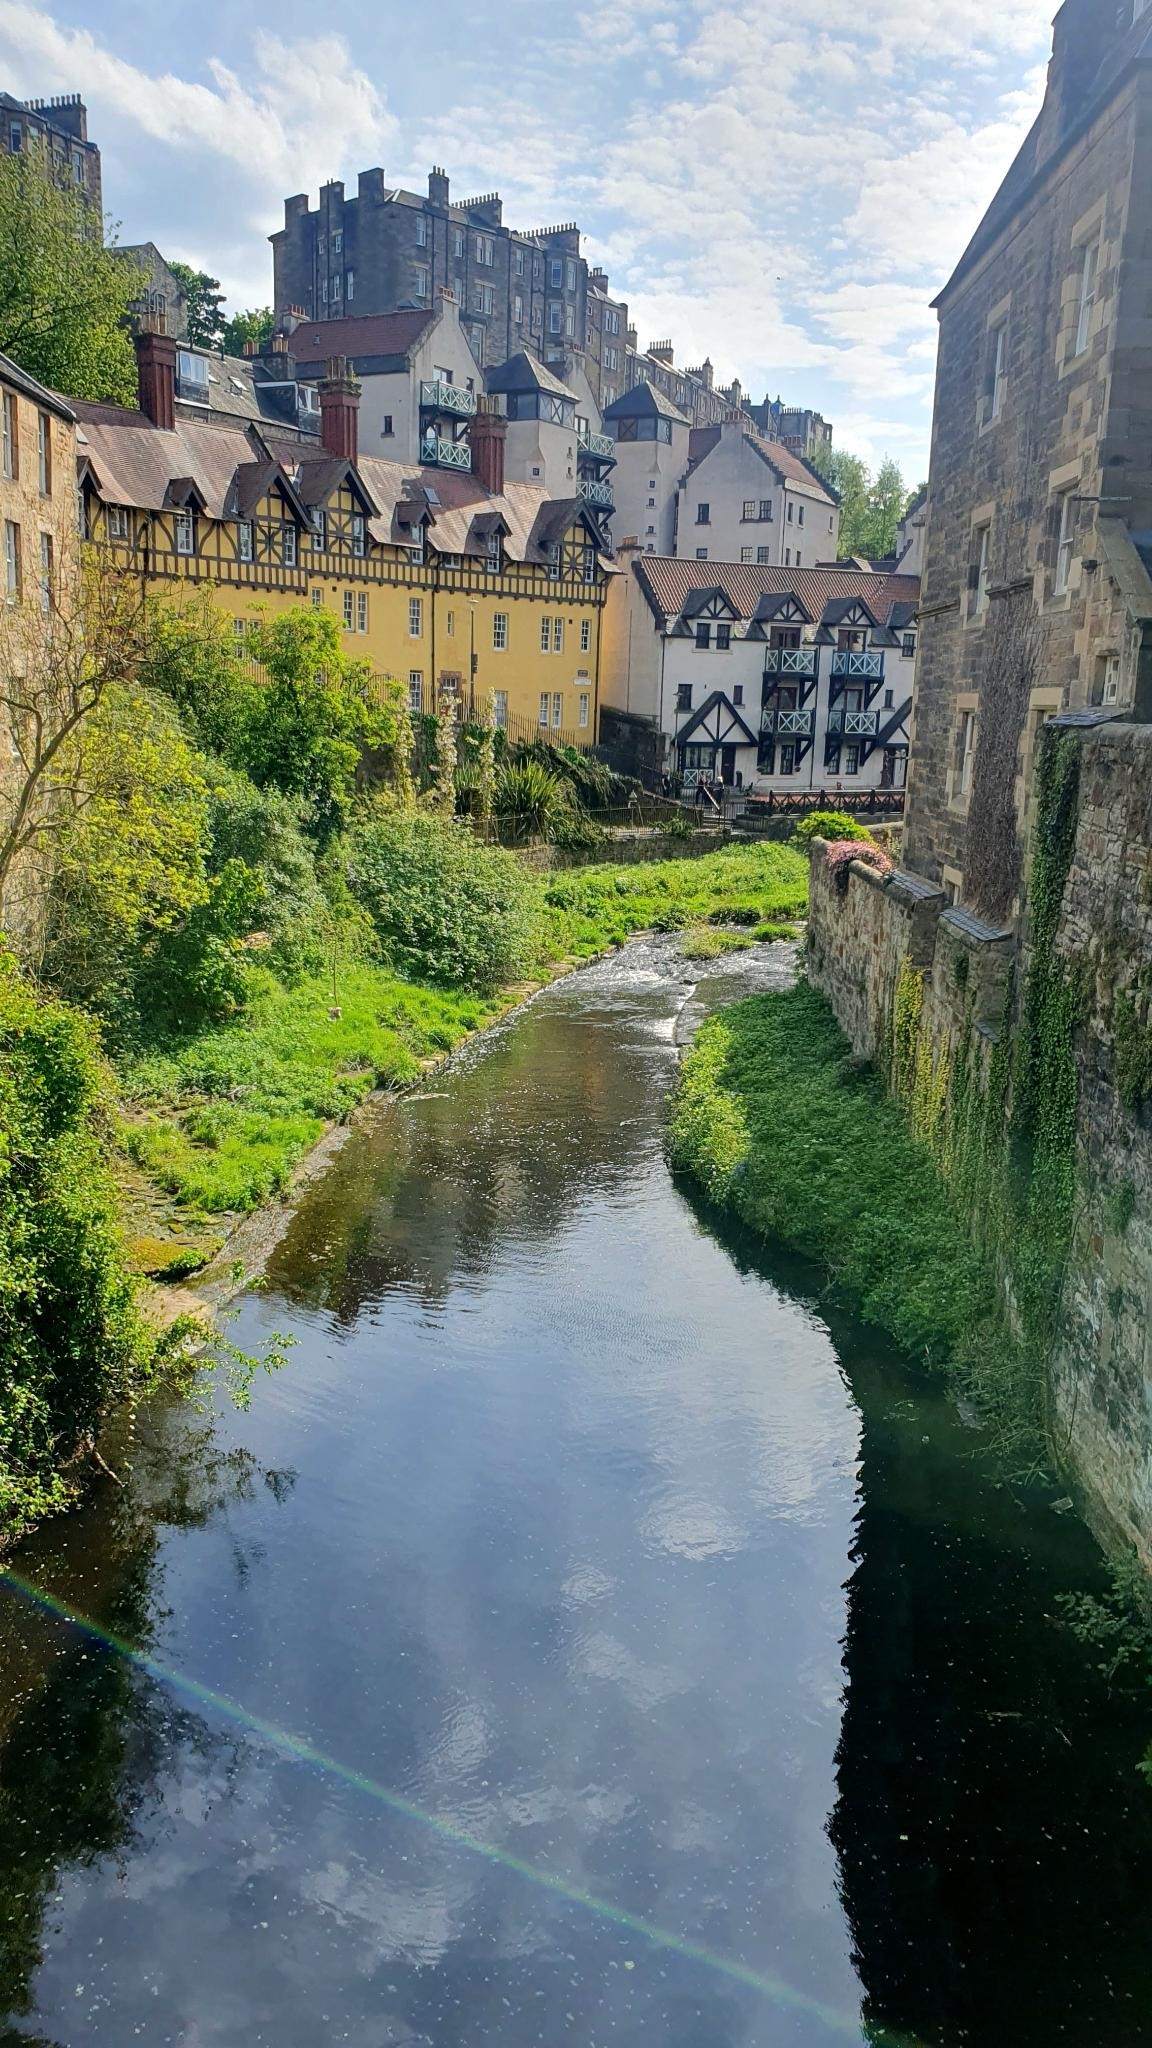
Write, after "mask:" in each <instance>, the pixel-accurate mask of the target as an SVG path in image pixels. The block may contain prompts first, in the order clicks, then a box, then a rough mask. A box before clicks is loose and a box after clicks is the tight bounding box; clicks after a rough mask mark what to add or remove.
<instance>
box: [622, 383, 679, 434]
mask: <svg viewBox="0 0 1152 2048" xmlns="http://www.w3.org/2000/svg"><path fill="white" fill-rule="evenodd" d="M654 415H656V416H658V417H659V418H660V419H665V420H678V421H679V423H680V425H681V426H682V427H687V426H690V425H691V421H690V420H689V419H688V418H687V417H686V415H685V414H684V413H682V412H681V411H680V408H679V406H676V405H673V403H672V400H671V399H670V398H665V396H664V393H663V392H662V391H661V390H660V388H659V386H658V385H656V384H646V383H640V384H634V385H633V386H632V389H631V391H622V392H621V394H620V396H619V398H614V399H613V401H612V403H611V405H606V406H605V408H604V412H603V415H602V417H603V418H604V419H606V420H631V419H651V418H652V417H653V416H654Z"/></svg>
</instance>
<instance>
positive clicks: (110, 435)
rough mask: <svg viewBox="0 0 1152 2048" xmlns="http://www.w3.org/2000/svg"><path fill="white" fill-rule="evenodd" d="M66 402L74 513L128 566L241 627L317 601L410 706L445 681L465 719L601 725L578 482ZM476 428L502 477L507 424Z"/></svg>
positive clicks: (577, 730) (595, 545)
mask: <svg viewBox="0 0 1152 2048" xmlns="http://www.w3.org/2000/svg"><path fill="white" fill-rule="evenodd" d="M143 339H144V346H145V350H146V346H147V340H148V338H147V337H145V338H143ZM147 385H148V380H147V378H144V379H142V389H147ZM335 388H336V390H337V396H338V397H339V398H340V399H341V402H342V404H343V406H344V413H345V417H344V419H343V423H341V421H340V420H339V419H337V418H336V413H334V414H333V420H334V421H335V432H334V434H332V435H330V438H333V439H334V440H336V441H338V440H339V438H340V434H341V431H342V426H343V429H346V427H347V418H346V415H347V409H348V405H349V403H350V402H351V404H352V409H353V413H354V385H352V387H351V388H352V391H353V399H352V400H351V401H349V399H348V388H349V380H344V382H340V381H339V380H337V385H336V387H335ZM162 406H163V397H162V400H161V409H162ZM76 412H77V418H78V427H77V452H78V476H79V502H80V506H81V518H82V521H83V525H84V530H85V532H86V534H87V535H88V537H89V538H90V539H92V540H93V541H95V542H98V543H99V544H100V545H102V546H103V547H104V548H105V549H106V550H107V552H108V555H109V558H110V559H111V560H112V561H113V562H114V563H116V564H117V565H118V566H120V567H121V568H123V569H125V570H131V571H134V572H136V573H140V574H142V575H143V576H144V577H145V578H146V580H147V581H148V583H149V584H150V585H153V586H155V587H156V589H157V590H160V591H163V592H165V593H167V594H170V595H171V596H172V597H173V598H176V599H179V598H181V597H183V596H186V595H188V594H190V593H191V592H192V591H193V590H198V589H201V590H207V591H208V592H210V593H211V595H212V597H213V600H214V601H215V602H217V603H218V604H220V605H221V606H222V607H223V608H224V609H225V610H226V611H227V612H229V613H230V614H231V616H232V617H233V619H234V621H235V631H236V636H237V639H238V640H239V641H241V642H243V640H244V639H245V637H246V634H247V632H248V629H249V627H250V626H251V625H253V624H256V623H258V622H260V621H261V620H264V619H268V618H271V617H274V616H275V615H276V614H277V613H278V612H280V611H282V610H285V609H287V608H289V607H291V606H295V605H300V604H310V605H313V606H315V607H317V608H318V609H320V608H323V609H328V610H330V611H332V612H333V613H334V614H335V616H336V618H337V619H338V621H339V623H340V626H341V630H342V632H343V633H344V634H345V636H346V645H347V648H348V651H349V652H350V653H354V654H357V655H360V656H363V658H364V659H366V660H367V661H368V663H369V664H370V666H371V668H372V669H373V671H374V672H376V673H378V674H380V675H382V676H384V675H387V676H391V677H393V678H395V679H396V680H398V681H399V682H401V683H402V684H403V685H404V686H405V687H406V688H407V691H408V695H409V701H410V702H411V704H412V706H413V708H414V709H416V710H428V709H432V708H434V707H435V705H436V704H437V702H438V701H439V700H440V699H441V697H442V696H444V695H445V694H447V695H448V696H450V697H451V698H452V699H453V700H454V701H455V702H456V704H457V705H458V707H459V711H460V715H461V716H466V715H469V714H472V713H477V714H478V713H481V712H483V711H484V709H485V708H486V707H487V705H488V704H489V702H491V703H492V705H493V707H494V709H495V714H496V717H497V718H498V720H500V721H501V722H502V723H507V724H509V725H510V726H512V727H514V728H515V729H517V730H518V731H521V732H522V731H525V730H527V729H528V728H529V727H531V728H533V729H537V730H539V729H540V728H545V727H546V728H547V730H548V731H549V733H550V734H555V735H563V736H564V737H565V738H566V739H572V740H584V741H591V740H592V739H593V738H594V737H595V731H596V722H597V687H598V669H599V658H600V621H601V615H602V612H603V607H604V602H605V595H606V590H607V587H608V584H609V582H610V580H611V579H612V578H613V576H614V575H615V573H616V572H615V571H614V568H613V566H612V564H611V563H610V562H609V561H608V560H607V559H606V558H605V557H604V555H603V553H602V548H603V542H602V539H601V536H600V532H599V529H598V526H597V523H596V521H595V519H594V518H593V517H592V515H591V513H590V511H589V508H588V506H587V505H586V503H585V502H584V500H583V499H582V498H581V497H580V496H578V495H577V494H576V493H575V492H574V493H573V494H572V495H571V496H570V497H567V498H560V499H557V498H549V497H547V496H546V495H545V493H544V492H543V491H541V490H539V489H536V488H533V487H532V486H530V485H525V484H508V485H507V486H506V487H505V488H503V489H501V490H490V489H486V488H485V485H484V481H483V479H482V477H481V476H477V475H474V474H463V473H462V474H459V475H456V474H453V473H446V472H445V471H443V470H441V469H438V468H433V469H427V468H422V467H420V466H419V465H416V464H403V463H394V462H388V461H385V460H382V459H381V458H379V457H377V456H365V457H363V458H359V459H353V458H352V457H351V456H348V455H335V454H333V453H331V452H328V451H326V450H324V449H321V450H317V451H316V452H315V453H314V452H313V450H312V449H311V448H310V447H308V446H305V445H303V444H301V443H299V442H297V441H293V442H287V441H286V442H284V443H281V444H278V443H277V442H276V441H275V439H274V438H273V437H271V436H269V435H266V434H264V433H262V432H261V431H260V430H259V429H257V428H256V427H254V426H252V425H249V426H248V427H246V428H245V429H238V428H236V427H232V426H228V425H223V424H216V423H202V422H196V423H191V422H187V421H183V420H180V419H176V420H175V421H174V423H173V424H171V425H168V426H165V425H162V424H158V423H157V422H155V421H154V420H152V419H151V418H150V417H149V416H148V415H147V414H146V413H145V412H142V411H139V412H129V411H123V410H120V409H118V408H114V407H109V406H96V405H85V404H79V403H78V404H77V406H76ZM336 412H339V407H337V408H336ZM484 426H485V430H486V434H487V440H486V442H485V444H484V450H485V452H484V455H483V458H482V459H483V466H484V468H485V470H486V471H487V472H488V474H489V475H490V476H491V475H492V472H493V470H494V469H495V470H496V472H497V475H496V478H495V480H496V481H499V480H500V478H499V475H498V472H499V468H500V447H501V438H500V437H501V436H502V434H503V433H504V432H505V431H506V429H505V423H504V422H503V420H501V419H498V418H495V419H493V418H487V419H486V420H485V421H484ZM353 438H354V434H353Z"/></svg>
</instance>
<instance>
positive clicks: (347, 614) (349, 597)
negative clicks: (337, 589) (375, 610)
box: [342, 590, 356, 633]
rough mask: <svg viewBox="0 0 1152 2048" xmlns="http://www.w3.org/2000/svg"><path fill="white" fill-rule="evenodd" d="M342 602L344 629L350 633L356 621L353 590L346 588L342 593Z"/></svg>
mask: <svg viewBox="0 0 1152 2048" xmlns="http://www.w3.org/2000/svg"><path fill="white" fill-rule="evenodd" d="M342 602H343V607H344V631H345V632H346V633H350V632H351V631H352V627H353V625H354V624H355V621H356V599H355V596H354V594H353V592H352V591H350V590H346V591H345V592H344V594H343V599H342Z"/></svg>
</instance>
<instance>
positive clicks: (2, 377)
mask: <svg viewBox="0 0 1152 2048" xmlns="http://www.w3.org/2000/svg"><path fill="white" fill-rule="evenodd" d="M12 104H13V105H14V106H15V105H17V104H18V102H17V101H15V100H14V101H13V102H12ZM0 384H7V385H8V386H9V387H10V388H11V389H12V390H13V391H18V392H19V393H20V394H21V396H22V397H23V398H30V399H31V400H32V402H33V404H34V405H42V406H43V407H44V410H45V411H46V412H53V413H55V415H56V417H57V419H60V420H67V421H68V423H69V424H71V422H72V421H73V420H74V419H75V417H76V415H75V413H74V412H73V411H72V408H71V406H70V405H69V403H68V402H67V400H66V399H63V398H61V397H60V395H59V393H58V392H56V391H49V389H48V387H47V385H45V384H39V383H37V381H36V379H35V377H30V376H29V375H28V372H27V370H22V369H21V368H20V365H19V364H18V363H14V362H13V361H12V358H11V356H4V355H0Z"/></svg>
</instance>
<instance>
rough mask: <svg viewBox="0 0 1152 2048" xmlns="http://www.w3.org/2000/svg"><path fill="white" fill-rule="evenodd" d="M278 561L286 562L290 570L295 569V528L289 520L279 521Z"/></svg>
mask: <svg viewBox="0 0 1152 2048" xmlns="http://www.w3.org/2000/svg"><path fill="white" fill-rule="evenodd" d="M280 559H281V561H282V562H286V563H287V565H288V567H289V568H290V569H294V568H295V567H296V528H295V526H294V525H293V523H292V521H291V520H290V519H285V520H282V521H281V525H280Z"/></svg>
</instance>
